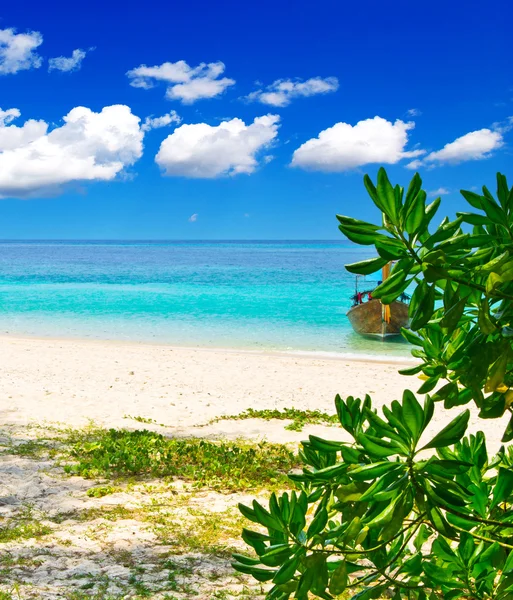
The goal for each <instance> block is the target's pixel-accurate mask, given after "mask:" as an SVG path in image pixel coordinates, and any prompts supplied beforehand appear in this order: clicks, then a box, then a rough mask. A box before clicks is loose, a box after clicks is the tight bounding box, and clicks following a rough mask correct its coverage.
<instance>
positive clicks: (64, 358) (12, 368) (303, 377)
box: [0, 337, 503, 449]
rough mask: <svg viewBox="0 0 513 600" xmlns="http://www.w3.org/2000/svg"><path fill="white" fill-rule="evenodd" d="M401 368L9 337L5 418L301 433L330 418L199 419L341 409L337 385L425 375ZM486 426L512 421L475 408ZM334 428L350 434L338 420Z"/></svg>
mask: <svg viewBox="0 0 513 600" xmlns="http://www.w3.org/2000/svg"><path fill="white" fill-rule="evenodd" d="M409 364H410V365H411V362H410V363H409ZM399 368H401V364H400V363H398V362H397V361H394V362H390V363H386V362H369V361H366V362H365V361H359V360H348V359H345V358H337V359H335V358H324V357H323V358H319V357H313V356H305V355H297V356H295V355H285V354H263V353H250V352H237V351H224V350H211V349H188V348H177V347H170V346H164V345H148V344H137V343H123V342H103V341H76V340H48V339H22V338H14V337H0V394H1V396H0V418H1V422H2V423H3V424H4V425H22V426H23V425H28V424H32V423H43V422H46V423H59V424H65V425H70V426H74V427H75V426H83V425H85V424H87V423H88V422H89V421H91V420H92V421H94V422H95V423H96V424H98V425H103V426H109V427H141V426H142V425H141V424H140V423H138V422H137V421H134V420H133V419H130V418H128V417H143V418H144V419H151V420H154V421H155V422H156V424H155V425H154V426H153V427H152V426H151V425H150V426H149V427H150V428H155V429H157V430H159V431H162V432H163V433H166V432H169V433H170V434H175V435H176V434H178V435H180V434H186V435H187V434H190V433H194V434H196V435H202V436H224V437H229V438H234V437H238V436H245V437H252V438H262V437H265V438H267V439H270V440H273V441H283V442H286V441H295V440H299V439H303V438H304V436H305V433H319V432H321V430H323V429H324V430H325V429H326V428H324V427H322V426H311V427H309V428H307V429H306V430H305V432H304V433H299V434H298V433H295V432H288V431H285V430H284V428H283V422H264V421H260V420H245V421H221V422H219V423H216V424H213V425H209V426H208V427H201V429H197V428H198V427H199V426H204V425H205V424H206V423H208V422H209V421H210V420H211V419H213V418H215V417H219V416H222V415H236V414H239V413H241V412H242V411H244V410H246V409H248V408H254V409H274V408H278V409H283V408H290V407H294V408H298V409H319V410H323V411H326V412H329V413H332V412H334V406H333V399H334V397H335V395H336V394H337V393H340V394H341V395H342V396H349V395H353V396H363V395H364V394H365V393H366V392H368V393H370V394H371V396H372V398H373V401H374V404H375V406H377V407H379V406H381V405H382V404H383V403H390V402H391V401H392V400H394V399H397V398H400V396H401V393H402V390H403V389H404V387H406V386H410V387H411V388H412V389H416V387H418V380H415V379H414V378H407V377H404V376H401V375H399V374H398V372H397V371H398V369H399ZM437 408H438V407H437ZM440 408H441V407H440ZM460 411H461V408H457V409H454V410H453V411H450V412H451V414H447V412H445V411H443V410H437V411H435V417H436V418H435V420H434V422H433V423H432V425H431V427H430V428H429V431H436V430H438V429H440V428H441V427H442V426H443V425H444V424H445V423H446V422H447V421H448V419H449V418H452V415H456V414H457V413H458V412H460ZM162 426H164V427H162ZM477 429H483V430H484V431H485V432H486V433H487V437H488V438H489V440H490V442H491V444H490V449H492V448H493V449H496V448H498V447H499V439H500V435H501V433H502V431H503V428H502V426H501V425H499V424H498V423H497V421H482V420H478V419H477V417H476V416H475V415H473V419H472V423H471V429H470V430H471V431H472V430H473V431H475V430H477ZM429 431H428V433H429ZM324 433H326V431H324ZM334 435H342V434H341V433H340V432H339V431H338V429H333V428H330V436H331V437H334Z"/></svg>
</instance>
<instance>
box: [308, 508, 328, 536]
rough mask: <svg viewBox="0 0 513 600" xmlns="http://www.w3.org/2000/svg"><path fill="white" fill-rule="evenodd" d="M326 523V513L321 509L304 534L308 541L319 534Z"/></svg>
mask: <svg viewBox="0 0 513 600" xmlns="http://www.w3.org/2000/svg"><path fill="white" fill-rule="evenodd" d="M327 522H328V511H327V510H326V509H325V508H324V507H322V508H321V509H320V510H319V511H318V512H317V514H316V515H315V517H314V519H313V521H312V522H311V523H310V527H308V530H307V532H306V536H307V537H308V539H311V538H312V537H313V536H314V535H316V534H317V533H320V532H321V531H322V530H323V529H324V528H325V527H326V523H327Z"/></svg>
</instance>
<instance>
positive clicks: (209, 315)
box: [0, 241, 409, 356]
mask: <svg viewBox="0 0 513 600" xmlns="http://www.w3.org/2000/svg"><path fill="white" fill-rule="evenodd" d="M370 252H371V251H370V250H369V249H368V248H361V247H358V246H355V245H353V244H352V243H351V242H343V241H342V242H129V241H127V242H104V241H102V242H89V241H88V242H81V241H62V242H53V241H52V242H39V241H38V242H36V241H27V242H25V241H24V242H19V241H16V242H14V241H12V242H0V333H7V334H21V335H31V336H48V337H70V338H96V339H109V340H133V341H141V342H159V343H168V344H172V345H181V346H207V347H215V348H243V349H249V350H270V351H273V350H274V351H288V352H291V351H292V352H318V353H337V354H339V353H342V354H348V355H351V354H359V355H361V354H367V355H370V354H372V355H380V356H383V355H388V356H409V348H408V346H407V344H405V343H403V342H402V341H397V342H389V341H387V342H382V341H378V340H368V339H365V338H362V337H360V336H357V335H356V334H354V333H353V331H352V329H351V326H350V324H349V321H348V319H347V317H346V312H347V310H348V309H349V307H350V306H351V300H350V296H351V295H352V294H353V293H354V285H355V279H354V276H353V275H351V274H349V273H348V272H347V271H346V270H345V269H344V265H345V264H346V263H350V262H354V261H356V260H361V259H363V258H367V257H369V256H371V255H372V254H371V253H370Z"/></svg>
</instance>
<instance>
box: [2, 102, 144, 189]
mask: <svg viewBox="0 0 513 600" xmlns="http://www.w3.org/2000/svg"><path fill="white" fill-rule="evenodd" d="M19 116H20V111H19V110H18V109H16V108H12V109H9V110H6V111H1V110H0V198H6V197H18V198H23V197H30V196H36V195H48V194H52V193H56V192H58V191H59V189H60V188H61V186H63V185H65V184H69V183H72V182H81V181H110V180H113V179H115V177H116V176H117V175H119V174H121V173H122V172H123V169H124V168H125V167H127V166H129V165H132V164H133V163H134V162H135V161H136V160H137V159H139V158H140V157H141V155H142V150H143V144H142V141H143V137H144V133H143V132H142V131H141V128H140V127H139V121H140V119H139V117H137V116H135V115H133V114H132V112H131V111H130V108H129V107H128V106H123V105H114V106H107V107H105V108H103V109H102V110H101V111H100V112H98V113H96V112H93V111H92V110H90V109H89V108H85V107H83V106H78V107H76V108H73V109H72V110H71V111H70V112H69V113H68V114H67V115H66V116H65V117H64V118H63V121H64V124H63V125H62V126H60V127H56V128H55V129H52V130H51V131H49V125H48V123H46V122H44V121H35V120H33V119H30V120H28V121H26V122H25V123H24V124H23V125H22V126H20V127H18V126H16V125H13V124H11V122H12V121H13V119H15V118H18V117H19Z"/></svg>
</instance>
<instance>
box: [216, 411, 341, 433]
mask: <svg viewBox="0 0 513 600" xmlns="http://www.w3.org/2000/svg"><path fill="white" fill-rule="evenodd" d="M242 419H264V420H265V421H270V420H271V419H279V420H280V421H288V420H291V421H292V423H289V424H288V425H286V426H285V429H287V430H289V431H302V430H303V427H304V426H305V425H338V424H339V420H338V417H337V415H330V414H328V413H325V412H322V411H320V410H298V409H297V408H284V409H283V410H278V409H265V410H255V409H253V408H248V409H247V410H245V411H244V412H242V413H240V414H238V415H228V416H223V417H217V418H216V419H212V421H210V423H217V422H218V421H227V420H230V421H240V420H242Z"/></svg>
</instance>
